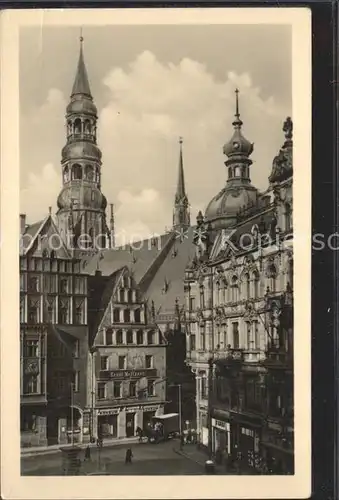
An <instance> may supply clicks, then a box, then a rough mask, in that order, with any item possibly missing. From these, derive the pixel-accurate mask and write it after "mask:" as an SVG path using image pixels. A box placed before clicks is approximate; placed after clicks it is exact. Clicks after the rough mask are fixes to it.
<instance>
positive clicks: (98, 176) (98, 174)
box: [95, 167, 100, 184]
mask: <svg viewBox="0 0 339 500" xmlns="http://www.w3.org/2000/svg"><path fill="white" fill-rule="evenodd" d="M95 182H97V183H98V184H100V171H99V167H97V168H96V169H95Z"/></svg>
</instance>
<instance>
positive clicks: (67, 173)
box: [64, 165, 69, 182]
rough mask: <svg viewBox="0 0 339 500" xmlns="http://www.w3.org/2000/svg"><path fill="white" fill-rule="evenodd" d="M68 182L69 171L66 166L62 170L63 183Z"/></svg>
mask: <svg viewBox="0 0 339 500" xmlns="http://www.w3.org/2000/svg"><path fill="white" fill-rule="evenodd" d="M68 181H69V169H68V166H67V165H66V167H65V168H64V182H68Z"/></svg>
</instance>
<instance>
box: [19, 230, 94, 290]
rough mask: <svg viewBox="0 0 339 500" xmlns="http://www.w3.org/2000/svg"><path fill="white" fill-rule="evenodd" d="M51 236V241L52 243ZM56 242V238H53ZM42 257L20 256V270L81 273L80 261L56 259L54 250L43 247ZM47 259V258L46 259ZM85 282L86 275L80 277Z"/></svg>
mask: <svg viewBox="0 0 339 500" xmlns="http://www.w3.org/2000/svg"><path fill="white" fill-rule="evenodd" d="M53 241H54V240H53V238H52V239H51V243H52V244H53ZM55 241H56V243H57V242H58V240H57V239H56V240H55ZM42 257H43V258H41V257H27V258H23V257H21V258H20V270H21V271H39V272H43V271H50V272H51V273H67V274H81V269H80V262H73V261H71V260H62V259H57V254H56V252H55V250H53V248H52V249H47V248H43V249H42ZM46 259H47V260H46ZM81 278H82V279H83V280H85V282H86V275H83V276H82V277H81Z"/></svg>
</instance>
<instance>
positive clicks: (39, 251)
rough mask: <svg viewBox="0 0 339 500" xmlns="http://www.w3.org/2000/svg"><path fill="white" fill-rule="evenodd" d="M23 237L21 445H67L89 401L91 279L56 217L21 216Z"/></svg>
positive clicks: (21, 249) (21, 267)
mask: <svg viewBox="0 0 339 500" xmlns="http://www.w3.org/2000/svg"><path fill="white" fill-rule="evenodd" d="M20 234H21V240H20V243H21V244H20V257H19V261H20V264H19V267H20V360H21V363H20V409H21V412H20V413H21V415H20V421H21V444H22V446H39V445H47V444H55V443H58V442H67V441H68V440H69V438H70V432H71V420H72V417H71V407H73V408H74V415H73V417H74V421H75V426H74V428H75V429H77V430H78V432H76V433H75V434H76V436H75V438H76V439H78V438H79V433H80V431H79V429H80V426H81V424H79V425H78V422H80V421H81V408H83V407H84V403H85V397H86V371H87V364H86V362H85V361H86V359H87V350H88V329H87V276H86V275H85V274H84V272H83V271H82V269H81V263H80V261H79V260H76V259H72V258H71V256H70V254H69V251H68V249H67V248H66V246H65V245H64V243H63V241H62V240H61V238H60V235H59V233H58V230H57V228H56V226H55V224H54V222H53V220H52V217H51V216H50V215H49V216H48V217H46V218H45V219H44V220H43V221H41V222H39V223H36V224H32V225H27V224H26V219H25V216H24V215H21V216H20ZM85 353H86V354H85Z"/></svg>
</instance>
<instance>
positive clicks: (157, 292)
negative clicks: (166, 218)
mask: <svg viewBox="0 0 339 500" xmlns="http://www.w3.org/2000/svg"><path fill="white" fill-rule="evenodd" d="M193 233H194V228H193V227H191V228H189V229H188V230H187V231H185V232H183V234H182V235H180V234H179V232H175V231H173V232H171V233H167V234H163V235H161V236H160V238H159V239H156V240H155V243H156V244H154V241H153V243H152V240H144V241H141V242H138V243H134V244H133V248H134V249H127V248H125V247H122V248H116V249H109V250H104V251H102V252H101V254H97V255H95V256H93V257H92V259H91V260H90V261H89V262H88V263H86V264H85V266H84V270H85V272H87V273H89V274H94V273H95V272H96V271H97V270H100V272H101V273H102V275H103V276H106V277H107V276H112V275H113V274H114V273H116V272H118V271H119V270H121V269H122V268H123V267H125V266H126V267H128V269H129V270H130V272H131V274H132V275H133V278H134V280H135V282H136V284H137V285H138V286H139V287H140V290H141V292H142V293H143V295H144V297H145V298H146V299H148V302H149V304H150V302H151V301H152V300H153V301H154V303H155V306H156V309H157V310H159V309H160V316H161V314H164V313H167V314H173V313H174V310H175V301H176V299H178V300H179V303H183V301H184V284H183V281H184V275H185V268H186V266H187V264H188V262H189V260H190V259H191V258H192V257H193V255H194V253H195V247H194V245H193ZM109 280H110V279H109ZM108 286H109V285H108ZM111 286H113V283H112V284H111ZM102 292H103V291H102V290H101V292H100V291H99V290H98V292H97V293H98V294H100V293H102Z"/></svg>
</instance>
